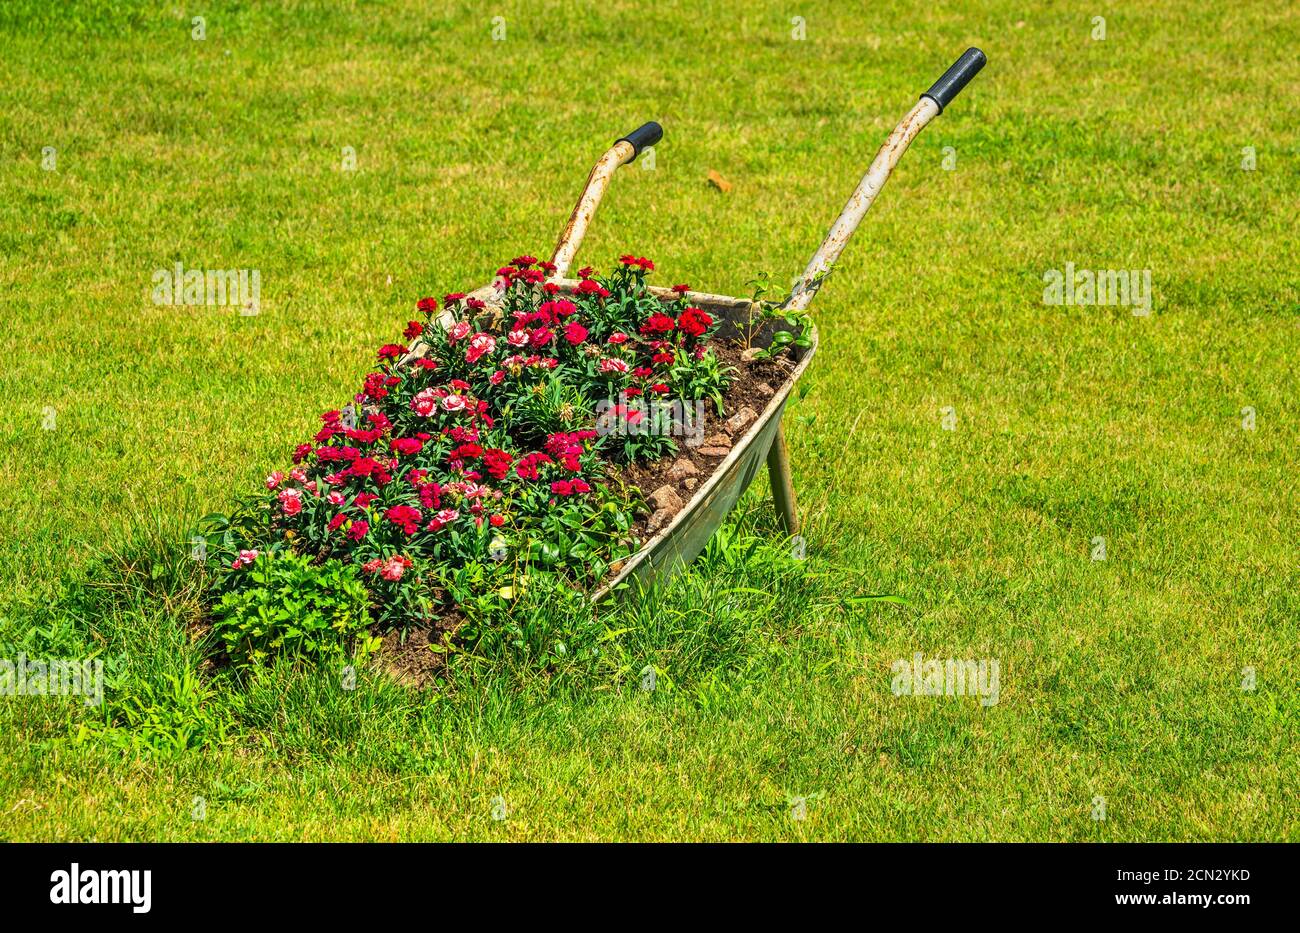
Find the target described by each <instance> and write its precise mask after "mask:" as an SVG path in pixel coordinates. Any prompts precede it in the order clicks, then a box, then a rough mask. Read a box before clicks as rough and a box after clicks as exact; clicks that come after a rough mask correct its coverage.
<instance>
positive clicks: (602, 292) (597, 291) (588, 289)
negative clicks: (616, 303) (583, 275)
mask: <svg viewBox="0 0 1300 933" xmlns="http://www.w3.org/2000/svg"><path fill="white" fill-rule="evenodd" d="M575 291H576V292H577V293H578V294H579V295H599V296H600V297H601V298H608V297H609V289H607V288H605V287H604V286H603V285H601V284H600V283H599V282H597V281H596V280H595V279H583V280H582V281H581V282H579V283H578V287H577V288H576V289H575Z"/></svg>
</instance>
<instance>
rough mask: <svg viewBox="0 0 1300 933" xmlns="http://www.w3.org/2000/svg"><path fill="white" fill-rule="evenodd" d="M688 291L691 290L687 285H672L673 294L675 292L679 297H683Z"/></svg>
mask: <svg viewBox="0 0 1300 933" xmlns="http://www.w3.org/2000/svg"><path fill="white" fill-rule="evenodd" d="M690 290H691V287H690V286H689V285H674V286H673V291H675V292H676V293H677V294H679V295H685V294H686V293H687V292H689V291H690Z"/></svg>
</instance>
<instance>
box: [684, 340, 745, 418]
mask: <svg viewBox="0 0 1300 933" xmlns="http://www.w3.org/2000/svg"><path fill="white" fill-rule="evenodd" d="M735 372H736V368H735V367H734V366H728V365H726V364H725V363H723V362H722V361H721V360H719V359H718V357H717V354H716V353H714V352H713V349H712V348H710V349H708V350H705V351H704V353H703V354H702V355H701V356H700V357H699V358H698V359H697V358H696V357H695V355H694V354H692V353H688V352H687V351H685V350H680V349H679V350H678V351H677V353H676V355H675V359H674V360H673V365H672V370H671V374H672V380H673V384H674V385H677V386H680V389H679V390H678V391H679V394H680V396H681V397H682V398H684V399H690V400H695V399H700V400H704V399H709V400H712V402H713V406H714V409H715V410H716V411H717V413H718V414H719V415H724V414H726V410H725V409H724V408H723V405H722V395H723V393H724V392H726V391H727V386H728V385H730V383H731V379H732V377H733V376H734V375H735Z"/></svg>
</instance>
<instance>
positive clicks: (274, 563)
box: [212, 552, 375, 665]
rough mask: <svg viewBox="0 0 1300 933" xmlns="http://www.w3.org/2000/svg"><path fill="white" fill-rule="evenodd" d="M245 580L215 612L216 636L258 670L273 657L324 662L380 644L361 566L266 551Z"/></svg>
mask: <svg viewBox="0 0 1300 933" xmlns="http://www.w3.org/2000/svg"><path fill="white" fill-rule="evenodd" d="M241 579H242V580H243V583H242V585H241V586H240V587H238V588H237V589H234V590H232V591H230V592H228V593H226V594H225V595H224V596H222V597H221V599H220V600H219V601H218V602H217V604H216V606H215V607H214V609H213V614H212V625H213V631H214V633H215V634H216V635H217V637H218V638H219V639H220V640H221V641H222V643H223V644H224V645H225V646H226V650H227V651H228V652H229V654H230V656H231V658H233V659H234V660H235V662H236V663H237V664H241V665H258V664H260V663H262V661H264V660H265V659H266V658H267V657H268V656H269V655H270V654H271V653H273V652H274V653H276V654H281V655H284V656H286V657H290V658H303V659H307V660H312V661H318V662H325V661H335V660H338V659H339V658H345V657H348V656H350V655H351V654H353V653H355V655H356V656H357V657H358V658H363V657H365V655H366V654H368V653H369V652H370V651H371V650H372V649H373V648H374V647H375V640H374V639H372V638H371V637H370V636H369V634H368V633H367V631H366V629H367V627H368V626H369V624H370V612H369V609H368V608H367V601H368V597H367V593H366V588H365V587H364V586H363V585H362V583H361V580H360V578H359V576H358V573H357V568H356V567H354V566H350V565H345V564H343V563H341V562H340V561H337V560H328V561H325V562H324V563H323V564H319V565H316V564H313V563H312V562H311V561H310V560H309V559H308V558H307V557H304V556H301V555H296V554H289V553H284V552H281V553H279V554H274V553H267V554H264V555H261V556H259V557H258V559H257V560H256V561H255V562H254V563H253V565H252V567H251V568H249V569H248V570H247V571H246V572H245V573H244V574H243V575H242V578H241Z"/></svg>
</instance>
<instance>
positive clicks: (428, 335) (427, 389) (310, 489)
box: [225, 255, 725, 623]
mask: <svg viewBox="0 0 1300 933" xmlns="http://www.w3.org/2000/svg"><path fill="white" fill-rule="evenodd" d="M653 270H654V263H653V262H651V261H650V260H648V259H645V258H643V257H634V256H631V255H626V256H623V257H622V258H621V259H620V261H619V264H618V266H617V267H616V268H615V269H614V271H613V272H612V273H610V274H609V275H608V276H605V277H599V276H598V275H597V274H596V272H595V271H594V270H592V269H590V268H587V269H583V270H581V272H580V273H579V279H578V281H577V282H576V283H569V285H568V286H563V287H562V286H561V284H560V283H558V282H556V281H553V273H554V272H555V267H554V266H552V265H551V264H550V263H547V262H541V261H538V260H537V259H535V258H534V257H531V256H519V257H517V258H515V259H513V260H511V261H510V263H508V264H507V265H505V266H503V267H501V268H500V269H498V270H497V273H496V277H495V281H494V285H493V288H492V289H491V291H490V292H489V291H487V290H485V291H484V292H483V293H480V294H477V295H473V296H471V295H466V294H463V293H452V294H448V295H445V296H443V298H442V299H441V301H439V300H438V299H436V298H432V297H428V298H422V299H420V300H419V301H418V302H417V303H416V309H417V312H418V318H419V319H417V320H412V321H409V322H407V323H406V325H405V327H404V329H403V331H402V333H403V336H404V338H405V339H406V340H407V341H408V343H407V344H397V343H389V344H385V345H383V346H382V347H380V348H379V350H378V352H377V354H376V363H375V365H374V366H373V367H372V370H371V371H370V372H368V373H366V374H365V375H364V376H363V378H362V379H361V386H360V389H359V391H358V392H357V393H356V395H355V396H354V398H353V400H352V403H351V404H350V405H348V406H346V407H345V408H343V409H339V410H331V411H327V412H325V413H324V414H323V415H321V427H320V428H319V430H317V431H316V433H315V435H314V436H313V438H312V440H311V441H310V442H307V443H303V444H300V445H299V446H298V447H297V448H295V450H294V452H293V456H292V461H293V466H292V467H291V468H289V469H288V470H287V471H286V470H276V471H275V472H273V473H271V474H270V476H268V477H267V479H266V484H265V485H266V489H267V491H268V493H269V495H268V496H267V497H266V498H265V499H263V500H262V503H263V504H262V508H263V509H264V510H265V513H266V515H267V532H266V535H265V536H264V540H258V541H244V542H239V544H240V546H241V547H242V548H243V549H242V550H239V551H238V552H235V553H236V556H235V557H234V559H233V560H228V559H227V560H225V566H226V567H228V568H229V569H228V573H229V574H231V575H238V574H240V573H241V572H245V571H246V568H247V567H249V566H251V565H252V564H254V562H255V561H256V559H257V556H258V553H259V552H258V551H257V550H255V549H253V548H252V545H253V544H259V545H261V546H262V547H288V548H290V549H292V550H294V551H297V552H299V553H308V554H310V555H313V556H316V557H319V558H320V559H322V560H324V559H328V558H341V559H342V560H344V561H345V562H350V563H355V564H356V565H357V566H359V567H360V568H361V571H362V573H363V579H365V580H366V581H368V582H367V586H370V587H372V596H373V597H374V599H375V602H376V604H377V605H378V608H379V609H380V610H381V611H380V613H379V616H380V617H381V618H386V619H389V620H392V621H396V622H399V623H411V622H416V621H419V620H420V619H421V618H427V616H428V613H427V612H426V611H424V610H420V609H419V607H421V606H424V607H427V606H428V605H430V604H431V603H436V602H437V601H438V599H440V598H443V599H445V598H448V597H447V596H446V594H445V593H444V592H443V591H444V588H447V589H451V590H454V589H455V586H454V585H453V584H454V583H455V581H456V580H459V579H460V577H459V576H457V575H456V574H453V573H452V572H451V570H450V569H449V568H461V569H463V568H466V567H479V568H484V569H483V573H482V575H481V576H482V579H483V580H487V581H490V582H491V583H492V585H495V583H496V582H499V581H498V579H497V578H498V577H500V576H501V575H502V574H513V573H518V572H520V570H519V568H521V567H523V566H528V567H532V568H538V567H539V566H540V567H542V568H543V569H545V570H549V571H553V572H556V573H558V574H561V575H563V576H566V577H568V578H571V579H574V580H578V581H583V580H588V581H590V580H592V579H599V578H600V577H601V576H603V575H604V574H605V573H607V572H608V569H609V565H610V563H612V562H613V561H615V560H617V559H620V558H622V557H626V556H627V554H628V553H630V551H631V549H632V548H634V547H635V546H636V542H635V540H634V539H633V538H632V537H631V536H630V534H629V532H630V528H631V524H632V517H631V510H630V508H629V505H628V502H627V501H626V499H625V498H624V495H625V494H623V493H620V492H616V491H615V490H616V489H621V486H620V485H618V484H611V483H609V482H608V477H609V475H610V472H611V470H613V469H614V466H613V465H614V464H615V463H616V462H618V461H623V460H627V459H631V458H633V457H637V458H648V457H655V456H662V455H665V454H667V453H670V452H671V451H672V450H673V449H674V447H675V443H674V442H673V441H672V439H671V438H661V439H659V440H658V441H657V442H656V443H655V444H649V443H647V442H646V441H644V440H640V441H638V442H637V445H636V446H633V447H628V446H627V445H625V444H624V443H623V442H622V441H621V440H620V439H618V438H613V437H609V436H605V435H603V434H601V433H598V431H597V430H596V429H595V428H596V425H597V418H596V412H597V408H598V404H600V403H601V402H603V401H606V400H612V399H615V398H617V399H620V400H621V403H620V404H621V405H623V406H625V407H629V406H630V407H631V408H632V409H637V408H638V406H640V405H643V404H646V403H648V401H649V400H650V399H662V398H665V397H677V398H686V397H688V396H687V393H688V392H691V391H696V392H699V391H701V386H705V391H712V392H713V393H714V396H715V397H718V398H720V396H719V395H718V393H719V392H720V391H721V390H722V389H725V377H720V376H718V375H717V374H718V373H720V372H721V370H720V369H719V366H718V362H717V359H716V357H714V356H713V353H712V350H711V349H710V346H709V342H710V339H711V338H712V336H713V335H714V332H715V330H716V322H715V321H714V319H713V317H712V316H711V315H709V314H708V313H707V312H706V311H704V310H702V309H700V308H698V307H693V306H691V305H690V303H689V300H688V299H689V289H688V288H687V287H686V286H684V285H683V286H675V287H674V289H673V290H672V291H671V292H669V293H668V294H669V296H670V297H660V296H659V295H656V294H653V293H652V292H651V290H650V289H649V287H648V286H647V285H646V282H645V277H646V275H647V274H648V273H650V272H652V271H653ZM710 373H712V374H713V377H712V378H713V383H712V384H710V385H711V387H710V385H705V383H706V382H707V381H708V378H709V374H710ZM695 397H701V396H699V395H697V396H695ZM448 581H451V582H448ZM450 598H456V599H458V600H463V599H464V598H465V593H463V592H453V593H452V595H451V597H450Z"/></svg>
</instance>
